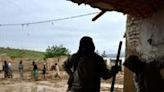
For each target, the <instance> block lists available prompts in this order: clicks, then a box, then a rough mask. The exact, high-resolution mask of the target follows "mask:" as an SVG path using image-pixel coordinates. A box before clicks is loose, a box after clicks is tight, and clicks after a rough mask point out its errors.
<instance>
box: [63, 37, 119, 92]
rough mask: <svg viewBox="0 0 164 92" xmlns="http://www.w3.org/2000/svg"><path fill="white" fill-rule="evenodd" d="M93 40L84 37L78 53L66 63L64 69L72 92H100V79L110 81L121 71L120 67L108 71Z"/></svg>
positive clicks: (69, 89)
mask: <svg viewBox="0 0 164 92" xmlns="http://www.w3.org/2000/svg"><path fill="white" fill-rule="evenodd" d="M94 50H95V46H94V43H93V41H92V38H90V37H88V36H84V37H83V38H82V39H81V40H80V45H79V49H78V51H77V53H74V54H73V55H71V56H70V57H69V58H68V60H67V61H65V62H64V69H65V70H66V72H67V73H68V74H69V75H70V79H69V80H68V90H67V91H70V92H100V79H101V78H103V79H109V78H111V77H112V76H114V75H115V74H116V73H118V71H119V69H120V68H119V67H117V66H115V67H112V69H111V70H108V69H107V67H106V64H105V62H104V60H103V58H102V57H101V56H99V55H98V54H96V53H95V51H94Z"/></svg>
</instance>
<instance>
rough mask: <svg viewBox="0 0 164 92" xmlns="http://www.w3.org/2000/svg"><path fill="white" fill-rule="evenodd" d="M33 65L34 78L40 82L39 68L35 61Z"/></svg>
mask: <svg viewBox="0 0 164 92" xmlns="http://www.w3.org/2000/svg"><path fill="white" fill-rule="evenodd" d="M32 65H33V71H32V75H33V78H34V80H38V66H37V64H36V63H35V61H33V62H32Z"/></svg>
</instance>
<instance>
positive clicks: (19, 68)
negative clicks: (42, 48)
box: [18, 60, 24, 80]
mask: <svg viewBox="0 0 164 92" xmlns="http://www.w3.org/2000/svg"><path fill="white" fill-rule="evenodd" d="M18 70H19V75H20V79H22V80H23V79H24V76H23V70H24V65H23V62H22V60H20V62H19V65H18Z"/></svg>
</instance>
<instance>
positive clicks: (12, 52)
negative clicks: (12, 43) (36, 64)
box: [0, 47, 44, 59]
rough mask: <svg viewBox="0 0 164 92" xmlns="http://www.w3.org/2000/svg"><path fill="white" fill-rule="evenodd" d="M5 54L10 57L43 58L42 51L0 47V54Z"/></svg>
mask: <svg viewBox="0 0 164 92" xmlns="http://www.w3.org/2000/svg"><path fill="white" fill-rule="evenodd" d="M1 54H6V55H8V56H10V57H11V58H31V59H43V58H44V52H39V51H32V50H24V49H13V48H3V47H0V55H1Z"/></svg>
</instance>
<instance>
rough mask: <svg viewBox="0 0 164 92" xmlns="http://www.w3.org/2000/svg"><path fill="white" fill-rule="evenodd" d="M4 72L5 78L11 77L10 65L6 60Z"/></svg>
mask: <svg viewBox="0 0 164 92" xmlns="http://www.w3.org/2000/svg"><path fill="white" fill-rule="evenodd" d="M3 72H4V78H8V77H9V66H8V63H7V61H4V64H3Z"/></svg>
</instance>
